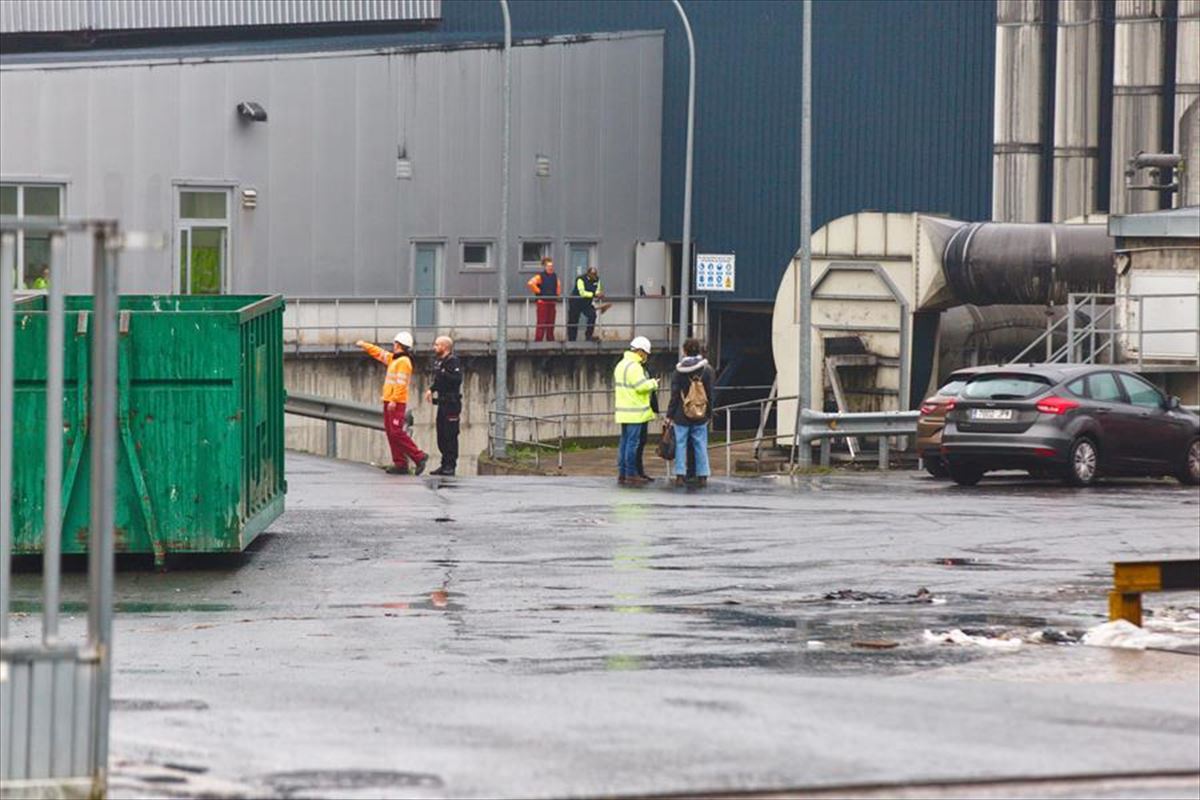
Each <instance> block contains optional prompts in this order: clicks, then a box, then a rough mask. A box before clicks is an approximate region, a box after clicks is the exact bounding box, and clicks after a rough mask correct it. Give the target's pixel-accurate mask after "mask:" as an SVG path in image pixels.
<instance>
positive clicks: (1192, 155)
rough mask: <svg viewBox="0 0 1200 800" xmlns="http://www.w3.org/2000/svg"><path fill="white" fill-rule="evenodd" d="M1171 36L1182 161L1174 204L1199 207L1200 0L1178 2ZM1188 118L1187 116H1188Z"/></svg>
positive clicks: (1177, 144) (1177, 138) (1177, 139)
mask: <svg viewBox="0 0 1200 800" xmlns="http://www.w3.org/2000/svg"><path fill="white" fill-rule="evenodd" d="M1178 8H1179V22H1178V24H1177V25H1176V28H1175V30H1176V34H1175V125H1174V127H1173V128H1172V130H1173V131H1174V133H1175V139H1174V142H1175V152H1176V153H1179V154H1180V155H1182V156H1183V157H1184V158H1185V159H1187V160H1186V162H1185V164H1184V166H1185V169H1184V171H1183V175H1182V176H1179V177H1180V178H1181V183H1182V184H1183V185H1182V186H1181V187H1180V195H1179V203H1178V205H1181V206H1187V205H1193V206H1194V205H1200V0H1179V6H1178ZM1189 115H1190V116H1189Z"/></svg>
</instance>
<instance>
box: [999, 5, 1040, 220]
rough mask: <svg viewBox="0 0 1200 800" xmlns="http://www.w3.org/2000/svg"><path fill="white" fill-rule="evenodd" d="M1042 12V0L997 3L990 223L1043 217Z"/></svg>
mask: <svg viewBox="0 0 1200 800" xmlns="http://www.w3.org/2000/svg"><path fill="white" fill-rule="evenodd" d="M1043 25H1044V14H1043V6H1042V2H1041V0H997V2H996V90H995V91H996V95H995V103H996V105H995V112H996V113H995V122H994V127H993V144H992V219H994V220H997V221H1001V222H1037V221H1038V220H1040V219H1041V187H1040V178H1041V171H1042V144H1041V132H1042V86H1043V76H1044V74H1045V69H1046V66H1045V58H1044V55H1043V37H1044V35H1045V34H1044V31H1043Z"/></svg>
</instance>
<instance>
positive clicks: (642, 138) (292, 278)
mask: <svg viewBox="0 0 1200 800" xmlns="http://www.w3.org/2000/svg"><path fill="white" fill-rule="evenodd" d="M502 80H503V69H502V55H501V50H500V49H498V48H497V47H495V46H494V45H492V46H486V47H485V46H481V45H454V46H444V47H442V48H441V49H413V48H409V49H407V50H406V49H403V48H391V49H387V50H378V51H377V50H360V51H349V52H334V53H309V54H304V55H296V54H263V55H254V56H232V55H222V56H215V57H212V58H204V59H200V58H192V59H187V58H184V59H171V60H167V59H165V58H161V57H160V59H159V60H152V59H148V58H144V57H143V58H142V59H141V60H130V61H124V62H114V61H93V62H83V63H81V62H78V61H72V62H65V61H64V62H63V63H57V64H46V63H38V64H21V63H6V64H5V65H4V66H3V67H2V68H0V96H2V97H3V98H4V109H5V113H3V114H2V115H0V141H2V142H3V147H0V180H3V181H5V182H10V181H11V182H31V181H32V182H44V183H54V184H59V185H63V186H65V208H66V213H67V215H68V216H75V217H85V216H86V217H114V218H116V219H118V220H119V221H120V222H121V224H122V225H123V226H124V227H126V228H127V229H133V230H148V231H161V232H163V233H165V234H168V235H169V236H170V237H171V241H172V246H171V247H170V248H168V249H166V250H161V251H157V252H154V251H150V252H140V253H131V254H129V255H128V256H126V257H125V259H124V262H123V264H124V269H123V270H122V288H123V290H124V291H131V292H170V291H176V290H178V288H179V285H178V284H179V275H178V273H179V269H178V264H179V256H178V250H177V248H178V244H177V243H175V239H176V238H177V234H176V227H177V216H178V212H179V208H178V199H177V196H176V192H177V187H178V186H179V185H182V184H191V185H196V186H208V187H214V188H222V187H223V188H226V189H228V190H229V191H230V196H231V200H232V203H231V219H230V223H231V228H232V241H231V245H230V248H229V261H230V267H229V269H228V274H229V282H228V287H229V290H230V291H233V292H281V293H284V294H288V295H363V296H376V295H405V294H409V293H412V292H413V291H414V289H415V287H414V281H413V275H412V270H411V269H410V262H411V261H412V260H413V258H414V254H415V249H416V245H417V243H418V242H431V243H435V244H438V245H441V247H442V255H441V258H440V263H439V272H440V276H439V277H438V280H437V286H438V289H439V291H440V292H441V293H444V294H454V295H481V294H483V295H489V296H490V295H494V294H495V292H496V275H497V272H496V269H495V265H496V263H497V262H498V261H499V254H498V253H497V252H496V251H495V249H494V244H493V252H492V266H491V269H485V270H472V271H464V270H463V269H462V264H461V250H460V248H461V244H462V243H463V242H464V241H482V242H491V243H495V242H496V241H498V239H499V232H500V231H499V229H500V189H499V187H500V173H501V159H500V155H501V154H500V146H501V125H502V113H501V109H502V104H501V84H502ZM241 101H254V102H257V103H260V104H261V105H262V106H263V107H264V108H265V109H266V111H267V114H268V120H267V121H266V122H247V121H245V120H243V119H241V118H240V117H239V116H238V114H237V113H236V111H235V106H236V105H237V104H238V103H239V102H241ZM661 127H662V34H661V33H636V32H633V33H626V34H615V35H611V36H610V35H596V36H593V37H590V38H589V39H588V40H586V41H574V40H566V39H551V40H541V41H538V42H537V43H535V44H527V45H525V46H519V47H516V48H515V49H514V53H513V131H512V133H513V154H514V157H513V162H512V181H513V184H512V209H511V214H512V218H511V232H512V249H511V252H510V253H509V264H510V266H511V270H510V275H509V281H510V288H511V289H512V291H513V292H514V293H516V292H524V291H525V289H524V282H525V280H526V279H527V278H528V277H529V276H528V275H527V274H520V273H519V271H518V267H519V265H520V254H521V247H520V245H521V240H522V239H523V238H530V239H538V240H546V241H549V242H551V243H552V253H553V255H554V256H555V257H557V258H558V259H559V260H560V261H565V260H566V255H567V252H566V250H567V246H568V244H569V243H570V242H590V243H595V245H596V250H597V260H598V262H599V265H600V266H601V268H602V272H603V277H604V279H605V284H606V286H607V288H608V289H609V291H610V292H612V293H614V294H622V293H623V294H630V293H632V291H633V263H634V245H635V242H637V241H640V240H654V239H657V238H658V237H659V208H660V202H659V187H660V161H661V146H662V145H661V140H662V136H661ZM538 156H545V157H546V158H548V159H549V165H550V174H549V175H548V176H543V177H539V176H537V175H536V174H535V160H536V158H537V157H538ZM402 168H403V174H405V175H410V177H403V178H402V177H399V175H400V174H401V172H402ZM409 170H410V172H409ZM243 189H255V190H257V192H258V199H257V207H256V208H253V209H248V208H243V207H242V204H241V202H240V195H241V191H242V190H243ZM88 257H89V254H88V253H86V252H84V248H81V247H75V248H73V249H72V251H71V252H70V259H71V263H72V267H73V269H72V273H73V274H72V276H71V280H68V283H69V284H70V285H71V286H72V288H74V289H83V288H84V286H83V284H82V283H80V282H79V281H81V280H83V276H84V275H85V274H86V272H85V271H84V265H85V264H86V262H87V259H88Z"/></svg>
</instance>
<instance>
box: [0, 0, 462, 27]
mask: <svg viewBox="0 0 1200 800" xmlns="http://www.w3.org/2000/svg"><path fill="white" fill-rule="evenodd" d="M440 16H441V0H287V2H282V0H4V2H2V3H0V33H44V32H48V31H82V30H96V31H101V30H144V29H153V28H214V27H227V26H239V25H307V24H317V23H336V22H384V21H394V20H414V21H415V20H434V19H438V18H439V17H440Z"/></svg>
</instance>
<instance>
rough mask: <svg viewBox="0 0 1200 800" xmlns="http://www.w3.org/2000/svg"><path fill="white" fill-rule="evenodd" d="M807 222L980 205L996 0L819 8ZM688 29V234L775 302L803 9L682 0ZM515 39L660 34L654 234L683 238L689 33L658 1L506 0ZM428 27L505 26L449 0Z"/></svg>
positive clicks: (472, 0)
mask: <svg viewBox="0 0 1200 800" xmlns="http://www.w3.org/2000/svg"><path fill="white" fill-rule="evenodd" d="M814 5H815V19H814V31H813V40H814V42H815V43H816V44H815V49H814V53H813V68H814V76H813V106H814V109H813V127H814V134H813V170H814V174H813V193H814V198H813V208H814V211H813V216H814V219H813V226H814V229H816V228H817V227H819V226H821V225H823V224H825V223H826V222H828V221H830V220H832V219H835V218H836V217H839V216H841V215H843V214H848V213H852V212H855V211H861V210H863V209H867V208H874V209H885V210H889V211H916V210H921V211H941V212H946V213H948V214H952V215H954V216H956V217H961V218H964V219H988V218H989V217H990V214H991V135H992V83H993V62H994V55H993V54H994V52H995V44H994V30H993V25H994V21H995V4H994V3H992V2H984V0H976V2H968V3H963V2H956V0H911V2H905V3H895V2H890V0H855V1H854V2H844V1H839V2H817V3H815V4H814ZM684 6H685V8H686V9H687V12H688V14H689V16H690V18H691V22H692V29H693V32H694V34H695V37H696V51H697V97H696V106H697V112H696V113H697V117H696V166H695V187H694V199H693V203H694V214H695V216H694V218H693V225H692V228H693V231H694V236H695V239H696V244H697V247H698V249H699V250H701V251H703V252H736V253H737V256H738V267H739V269H738V281H737V288H738V291H737V292H736V294H734V295H724V296H719V298H714V299H721V300H724V299H731V300H764V301H773V300H774V297H775V292H776V289H777V288H778V285H779V279H780V277H781V275H782V274H783V270H784V269H785V268H786V266H787V263H788V261H789V259H790V257H791V255H792V254H793V253H794V252H795V248H796V246H797V244H798V242H799V229H800V223H799V213H800V198H799V188H798V187H799V163H800V160H799V142H798V137H797V135H796V131H797V130H798V128H799V121H800V63H801V58H800V47H799V43H800V23H801V16H800V15H801V4H800V3H784V2H775V0H743V2H738V3H724V2H722V3H717V2H696V0H684ZM511 8H512V21H513V28H514V35H517V36H521V37H530V36H539V35H548V34H559V33H580V32H597V31H610V30H611V31H615V30H644V29H652V28H657V29H662V30H665V31H666V33H667V35H666V53H665V56H664V67H663V69H664V85H663V162H662V232H663V236H664V237H665V238H674V239H678V238H679V237H680V236H681V235H682V230H681V229H682V224H681V222H682V219H681V218H682V213H683V212H682V208H683V168H684V145H685V120H686V114H687V41H686V39H685V37H684V34H683V30H682V27H681V24H680V22H679V18H678V16H677V15H676V13H675V11H674V9H673V8H672V6H671V4H670V3H667V2H664V1H663V0H620V1H619V2H617V1H615V0H614V1H612V2H580V1H578V0H562V1H560V2H555V3H548V2H543V0H512V2H511ZM442 13H443V26H442V27H441V28H440V29H439V32H441V33H444V34H446V35H459V34H462V33H467V32H478V33H479V34H480V35H481V36H488V37H494V36H495V35H496V33H497V31H499V30H500V29H501V20H500V11H499V8H498V6H497V4H496V3H495V2H493V1H492V0H445V2H444V3H443V5H442Z"/></svg>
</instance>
